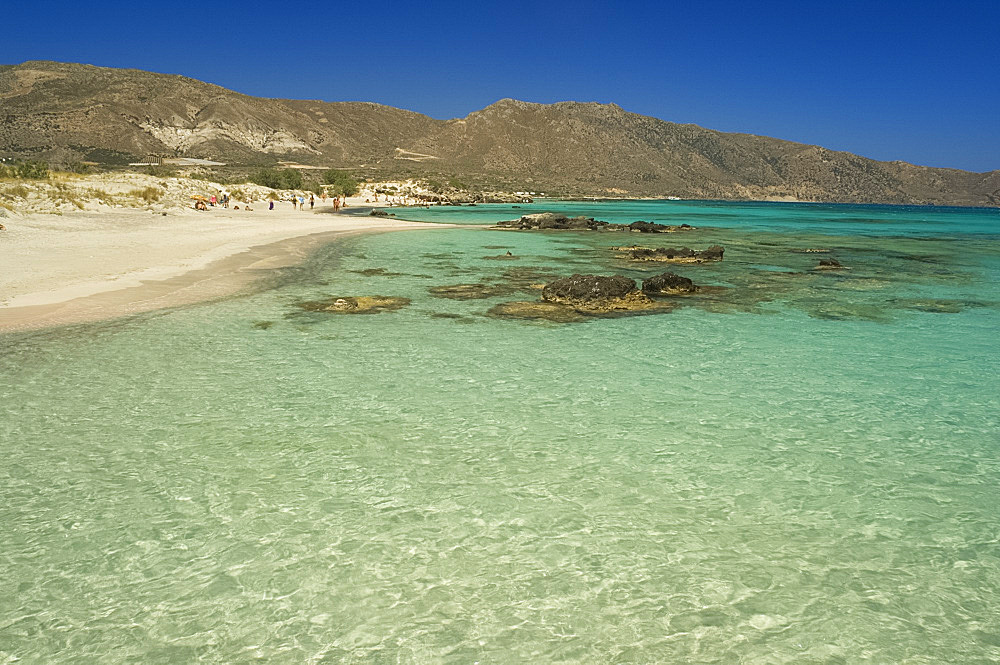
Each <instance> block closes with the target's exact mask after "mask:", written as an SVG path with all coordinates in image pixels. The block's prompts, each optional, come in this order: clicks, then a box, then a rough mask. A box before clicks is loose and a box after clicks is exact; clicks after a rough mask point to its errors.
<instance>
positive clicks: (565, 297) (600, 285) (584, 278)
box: [542, 274, 636, 302]
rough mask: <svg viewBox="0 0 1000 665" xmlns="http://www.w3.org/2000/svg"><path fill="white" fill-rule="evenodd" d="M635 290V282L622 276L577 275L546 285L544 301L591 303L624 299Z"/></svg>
mask: <svg viewBox="0 0 1000 665" xmlns="http://www.w3.org/2000/svg"><path fill="white" fill-rule="evenodd" d="M635 290H636V289H635V280H634V279H629V278H628V277H623V276H622V275H612V276H610V277H607V276H604V275H579V274H577V275H573V276H572V277H565V278H563V279H557V280H556V281H554V282H549V283H548V284H546V285H545V288H544V289H543V290H542V299H543V300H548V301H550V302H564V301H573V302H591V301H594V300H608V299H614V298H624V297H625V296H626V295H628V294H629V293H631V292H633V291H635Z"/></svg>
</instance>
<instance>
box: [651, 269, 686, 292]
mask: <svg viewBox="0 0 1000 665" xmlns="http://www.w3.org/2000/svg"><path fill="white" fill-rule="evenodd" d="M642 290H643V292H644V293H694V292H695V291H697V290H698V287H697V286H696V285H695V283H694V282H692V281H691V280H690V279H688V278H687V277H681V276H680V275H675V274H674V273H672V272H665V273H663V274H661V275H656V276H655V277H650V278H649V279H644V280H642Z"/></svg>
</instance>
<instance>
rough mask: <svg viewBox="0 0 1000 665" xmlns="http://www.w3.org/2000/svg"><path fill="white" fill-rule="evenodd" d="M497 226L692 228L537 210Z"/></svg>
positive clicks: (661, 230) (641, 230)
mask: <svg viewBox="0 0 1000 665" xmlns="http://www.w3.org/2000/svg"><path fill="white" fill-rule="evenodd" d="M497 228H501V229H519V230H532V229H538V230H566V231H637V232H639V233H670V232H671V231H677V230H678V229H681V228H683V229H690V228H693V227H691V226H690V225H687V224H683V225H681V226H667V225H665V224H655V223H653V222H643V221H639V222H633V223H631V224H609V223H607V222H602V221H600V220H597V219H594V218H593V217H567V216H566V215H563V214H561V213H557V212H538V213H534V214H531V215H523V216H522V217H521V218H520V219H512V220H506V221H502V222H497Z"/></svg>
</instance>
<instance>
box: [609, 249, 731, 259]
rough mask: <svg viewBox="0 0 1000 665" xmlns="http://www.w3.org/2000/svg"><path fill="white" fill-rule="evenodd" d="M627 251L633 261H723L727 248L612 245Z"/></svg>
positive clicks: (621, 250)
mask: <svg viewBox="0 0 1000 665" xmlns="http://www.w3.org/2000/svg"><path fill="white" fill-rule="evenodd" d="M612 249H614V250H617V251H620V252H625V253H626V254H627V255H628V258H629V259H630V260H632V261H660V262H664V263H704V262H706V261H721V260H722V255H723V254H724V253H725V251H726V250H725V249H724V248H723V247H721V246H719V245H712V246H711V247H708V248H706V249H703V250H701V251H697V250H693V249H691V248H690V247H679V248H678V247H655V248H654V247H638V246H637V247H612Z"/></svg>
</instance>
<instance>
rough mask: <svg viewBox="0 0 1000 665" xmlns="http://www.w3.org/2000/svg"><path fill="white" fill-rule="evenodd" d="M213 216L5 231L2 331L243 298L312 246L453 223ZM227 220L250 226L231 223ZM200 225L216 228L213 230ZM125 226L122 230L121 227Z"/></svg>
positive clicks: (139, 217)
mask: <svg viewBox="0 0 1000 665" xmlns="http://www.w3.org/2000/svg"><path fill="white" fill-rule="evenodd" d="M216 212H219V213H221V211H213V218H206V217H204V213H192V214H188V213H187V212H186V211H185V212H183V213H179V214H175V215H172V216H171V217H170V218H168V222H167V225H164V224H162V223H160V222H161V218H159V216H157V217H156V218H154V219H153V220H151V222H150V223H146V222H147V221H149V220H150V216H149V215H148V213H146V214H142V213H141V212H140V213H137V212H135V211H131V212H128V213H117V214H110V215H108V214H105V215H104V217H103V218H102V221H104V222H105V223H107V218H108V217H110V218H116V219H112V220H111V221H112V222H113V223H112V226H114V227H115V228H113V229H108V228H106V227H105V228H103V229H96V230H95V229H82V230H81V229H74V228H72V227H74V226H78V225H79V223H80V222H81V220H82V221H86V218H87V217H89V216H85V215H79V216H77V217H76V219H74V216H73V215H66V216H55V215H34V216H31V217H30V218H29V219H28V222H30V225H33V226H35V227H37V228H36V229H27V230H22V232H21V233H20V234H10V232H9V231H7V232H5V235H4V236H3V237H2V240H4V241H5V242H3V243H2V244H0V252H2V255H3V256H4V258H5V259H7V258H9V259H11V260H10V261H9V263H10V264H11V269H10V270H9V271H7V272H6V273H5V274H3V275H0V298H2V301H0V334H3V333H11V332H26V331H31V330H37V329H41V328H48V327H55V326H60V325H69V324H76V323H85V322H88V321H99V320H107V319H114V318H119V317H123V316H129V315H132V314H139V313H143V312H150V311H154V310H159V309H167V308H170V307H178V306H184V305H192V304H196V303H202V302H210V301H213V300H218V299H222V298H226V297H231V296H235V295H239V294H241V293H249V292H251V291H253V290H254V287H255V285H256V284H259V282H260V281H261V280H262V279H263V278H264V277H265V276H266V275H267V274H268V273H270V272H271V271H273V270H275V269H279V268H283V267H288V266H292V265H298V264H299V263H301V262H302V261H304V260H305V259H306V258H307V257H308V255H309V254H310V253H311V252H313V251H314V250H316V249H317V248H319V247H321V246H322V245H325V244H327V243H329V242H333V241H336V240H338V239H341V238H346V237H349V236H355V235H361V234H367V233H384V232H389V231H404V230H414V229H428V228H451V227H453V226H454V225H451V224H434V223H426V222H414V221H406V220H395V219H390V220H385V219H384V218H375V217H364V216H361V215H349V214H344V215H340V214H333V213H331V212H328V211H325V210H316V211H313V212H310V213H299V212H294V213H277V214H274V213H270V211H264V212H261V213H255V216H254V217H253V218H251V217H249V216H245V215H240V214H215V213H216ZM265 215H266V216H265ZM232 221H237V222H239V221H247V222H249V223H248V224H243V225H239V226H237V225H233V224H231V222H232ZM206 223H208V224H212V223H214V225H213V226H214V228H207V227H208V224H206ZM122 225H128V226H129V228H127V229H125V230H123V229H122V228H121V226H122ZM192 225H193V226H192ZM265 225H266V227H267V228H266V230H265V229H264V228H262V227H263V226H265ZM283 225H284V226H283ZM26 226H27V225H26ZM106 226H107V224H106ZM132 226H138V227H139V228H131V227H132ZM52 227H56V228H54V229H53V228H52ZM59 227H62V228H59ZM109 234H120V235H118V236H116V237H115V240H116V241H118V240H119V238H120V237H121V236H122V235H124V236H129V235H132V236H134V237H131V238H127V240H128V241H127V242H111V243H109V242H108V241H109V237H108V236H109ZM171 241H174V244H173V245H171ZM85 252H92V254H86V255H84V254H83V253H85ZM40 257H44V258H43V259H42V260H41V261H40V260H39V258H40Z"/></svg>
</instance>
